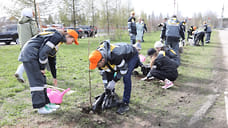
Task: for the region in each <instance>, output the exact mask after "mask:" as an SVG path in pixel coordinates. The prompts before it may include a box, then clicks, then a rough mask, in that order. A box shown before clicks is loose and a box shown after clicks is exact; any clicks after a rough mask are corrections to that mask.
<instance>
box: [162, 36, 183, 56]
mask: <svg viewBox="0 0 228 128" xmlns="http://www.w3.org/2000/svg"><path fill="white" fill-rule="evenodd" d="M179 39H180V38H179V37H169V36H167V37H166V42H165V45H166V46H168V47H170V48H172V49H173V50H174V51H175V52H176V53H177V55H178V56H179V41H180V40H179Z"/></svg>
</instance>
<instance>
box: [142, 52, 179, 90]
mask: <svg viewBox="0 0 228 128" xmlns="http://www.w3.org/2000/svg"><path fill="white" fill-rule="evenodd" d="M147 55H148V56H150V57H151V63H150V64H151V70H150V72H149V73H148V74H147V76H146V77H145V78H142V80H149V79H153V78H157V79H159V80H162V81H164V83H165V85H164V86H162V88H164V89H168V88H170V87H172V86H174V84H173V82H172V81H175V80H176V79H177V77H178V71H177V67H178V65H177V64H176V63H175V62H174V61H172V60H170V58H169V57H167V56H165V54H164V51H160V52H159V53H158V52H156V50H155V49H154V48H151V49H149V50H148V52H147Z"/></svg>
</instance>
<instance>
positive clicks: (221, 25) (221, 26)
mask: <svg viewBox="0 0 228 128" xmlns="http://www.w3.org/2000/svg"><path fill="white" fill-rule="evenodd" d="M223 13H224V3H223V7H222V14H221V24H220V28H221V29H222V28H223Z"/></svg>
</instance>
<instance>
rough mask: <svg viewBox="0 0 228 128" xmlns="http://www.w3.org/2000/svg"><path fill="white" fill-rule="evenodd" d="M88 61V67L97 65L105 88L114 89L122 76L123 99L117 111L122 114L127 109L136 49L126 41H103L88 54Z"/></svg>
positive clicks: (136, 55)
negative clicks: (111, 42)
mask: <svg viewBox="0 0 228 128" xmlns="http://www.w3.org/2000/svg"><path fill="white" fill-rule="evenodd" d="M89 61H90V69H95V68H96V67H97V68H98V69H99V70H100V73H101V75H102V79H103V83H104V86H105V88H106V89H109V90H114V88H115V83H116V82H117V81H119V80H120V78H121V77H122V76H123V82H124V93H123V100H122V102H121V104H120V106H119V108H118V110H117V113H118V114H124V113H125V112H126V111H128V110H129V102H130V96H131V85H132V83H131V74H132V71H133V70H134V68H135V66H136V64H137V62H138V61H139V57H138V51H137V50H136V48H135V47H134V46H132V45H130V44H127V43H117V44H110V42H109V41H103V42H102V43H101V45H100V46H99V48H98V49H97V50H95V51H93V52H92V53H91V54H90V56H89ZM110 74H111V77H109V79H108V76H110Z"/></svg>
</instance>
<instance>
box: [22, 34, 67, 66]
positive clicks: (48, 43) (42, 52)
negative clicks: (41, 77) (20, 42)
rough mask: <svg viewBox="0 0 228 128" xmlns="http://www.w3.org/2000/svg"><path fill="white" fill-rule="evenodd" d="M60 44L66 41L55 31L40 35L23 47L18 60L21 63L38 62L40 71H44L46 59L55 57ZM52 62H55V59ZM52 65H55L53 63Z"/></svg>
mask: <svg viewBox="0 0 228 128" xmlns="http://www.w3.org/2000/svg"><path fill="white" fill-rule="evenodd" d="M60 42H66V39H65V36H64V35H62V34H60V33H59V32H57V31H56V32H54V33H53V32H45V33H40V34H38V35H36V36H35V37H33V38H31V39H30V40H29V41H28V42H27V43H26V44H25V45H24V47H23V49H22V50H21V52H20V55H19V57H18V60H19V61H21V62H31V61H38V62H39V64H40V70H44V69H45V65H46V64H47V62H48V57H50V56H52V57H55V54H56V52H57V50H58V47H59V43H60ZM50 61H51V60H50ZM52 61H55V58H54V60H52ZM52 63H54V64H55V62H52Z"/></svg>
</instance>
